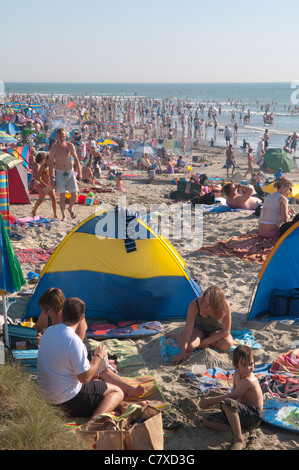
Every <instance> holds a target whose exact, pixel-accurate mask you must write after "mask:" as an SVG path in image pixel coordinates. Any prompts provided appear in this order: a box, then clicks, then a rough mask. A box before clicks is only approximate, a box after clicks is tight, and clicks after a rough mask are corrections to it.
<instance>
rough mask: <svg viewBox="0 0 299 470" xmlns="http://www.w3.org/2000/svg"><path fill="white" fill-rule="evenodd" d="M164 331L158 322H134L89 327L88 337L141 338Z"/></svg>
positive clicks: (98, 324) (97, 324) (91, 325)
mask: <svg viewBox="0 0 299 470" xmlns="http://www.w3.org/2000/svg"><path fill="white" fill-rule="evenodd" d="M161 331H162V325H161V323H160V322H158V321H152V322H142V323H136V322H133V321H121V322H115V323H97V322H93V323H91V324H89V325H88V328H87V336H88V338H92V339H105V338H133V337H134V338H139V337H141V336H151V335H155V334H157V333H159V332H161Z"/></svg>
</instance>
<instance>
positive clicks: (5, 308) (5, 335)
mask: <svg viewBox="0 0 299 470" xmlns="http://www.w3.org/2000/svg"><path fill="white" fill-rule="evenodd" d="M0 295H1V296H2V311H3V318H4V343H5V345H6V346H7V347H9V337H8V320H7V301H6V292H5V291H4V290H0Z"/></svg>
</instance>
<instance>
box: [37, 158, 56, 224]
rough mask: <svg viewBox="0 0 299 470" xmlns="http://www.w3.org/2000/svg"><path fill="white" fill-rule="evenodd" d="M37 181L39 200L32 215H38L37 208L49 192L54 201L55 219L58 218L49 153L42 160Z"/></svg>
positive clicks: (52, 201)
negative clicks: (51, 179) (50, 172)
mask: <svg viewBox="0 0 299 470" xmlns="http://www.w3.org/2000/svg"><path fill="white" fill-rule="evenodd" d="M36 182H37V189H38V200H37V201H36V203H35V206H34V209H33V211H32V217H35V216H36V212H37V209H38V208H39V206H40V205H41V204H42V203H43V201H44V199H45V196H46V194H48V195H49V197H50V199H51V203H52V209H53V214H54V219H58V215H57V202H56V197H55V191H54V189H53V188H52V186H51V181H50V174H49V155H47V156H45V157H44V159H43V160H42V163H41V165H40V168H39V170H38V173H37V177H36Z"/></svg>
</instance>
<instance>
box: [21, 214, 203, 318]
mask: <svg viewBox="0 0 299 470" xmlns="http://www.w3.org/2000/svg"><path fill="white" fill-rule="evenodd" d="M50 287H59V288H60V289H62V291H63V292H64V294H65V296H66V297H79V298H81V299H82V300H84V302H85V304H86V318H88V319H95V318H96V319H106V320H109V321H120V320H135V321H144V320H166V319H179V318H180V319H182V318H185V317H186V314H187V310H188V305H189V303H190V302H191V301H192V300H193V299H194V298H196V297H198V296H199V295H201V290H200V287H199V286H198V285H197V284H196V283H195V282H194V280H192V278H191V276H190V274H189V273H188V271H187V267H186V265H185V262H184V260H183V259H182V258H181V256H180V255H179V254H178V253H177V252H176V250H175V249H174V247H173V246H172V245H171V244H170V242H169V241H168V240H165V239H164V238H163V237H162V236H160V235H158V234H157V233H156V232H155V231H154V230H153V229H152V228H150V226H149V225H148V224H147V223H145V222H143V221H142V220H141V219H140V218H138V217H137V216H136V214H134V213H129V212H128V211H126V210H125V209H123V208H117V209H115V210H111V211H102V212H100V213H99V212H97V213H96V214H93V215H92V216H90V217H89V218H87V219H86V220H85V221H83V222H82V223H81V224H79V225H78V226H77V227H76V228H75V229H73V230H72V231H71V232H70V233H69V234H68V235H67V236H66V238H65V239H64V240H63V241H62V242H61V244H60V245H59V246H58V248H57V249H56V250H55V252H54V253H53V255H52V256H51V258H50V259H49V261H48V262H47V264H46V265H45V268H44V270H43V271H42V273H41V277H40V280H39V283H38V284H37V287H36V290H35V292H34V294H33V296H32V297H31V299H30V301H29V303H28V305H27V309H26V314H25V316H26V317H35V316H38V315H39V314H40V309H39V307H38V299H39V297H40V296H41V295H42V294H43V292H45V291H46V290H47V289H48V288H50Z"/></svg>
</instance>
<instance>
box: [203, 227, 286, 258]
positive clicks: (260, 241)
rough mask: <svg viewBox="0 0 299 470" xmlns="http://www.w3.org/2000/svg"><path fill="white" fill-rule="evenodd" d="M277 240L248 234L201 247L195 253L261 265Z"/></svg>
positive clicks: (256, 234)
mask: <svg viewBox="0 0 299 470" xmlns="http://www.w3.org/2000/svg"><path fill="white" fill-rule="evenodd" d="M277 240H278V237H275V238H263V237H261V236H260V235H259V234H258V233H248V234H244V235H238V236H235V237H230V238H228V239H227V240H224V241H222V242H217V243H215V244H214V245H211V246H203V247H201V248H199V249H198V250H196V251H202V252H204V253H210V254H211V255H219V256H223V257H225V258H230V257H232V256H236V257H237V258H240V259H242V260H243V261H249V262H253V261H255V262H257V263H259V264H263V263H264V261H265V260H266V258H267V256H268V255H269V253H270V251H271V250H272V248H273V247H274V245H275V243H276V242H277Z"/></svg>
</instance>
